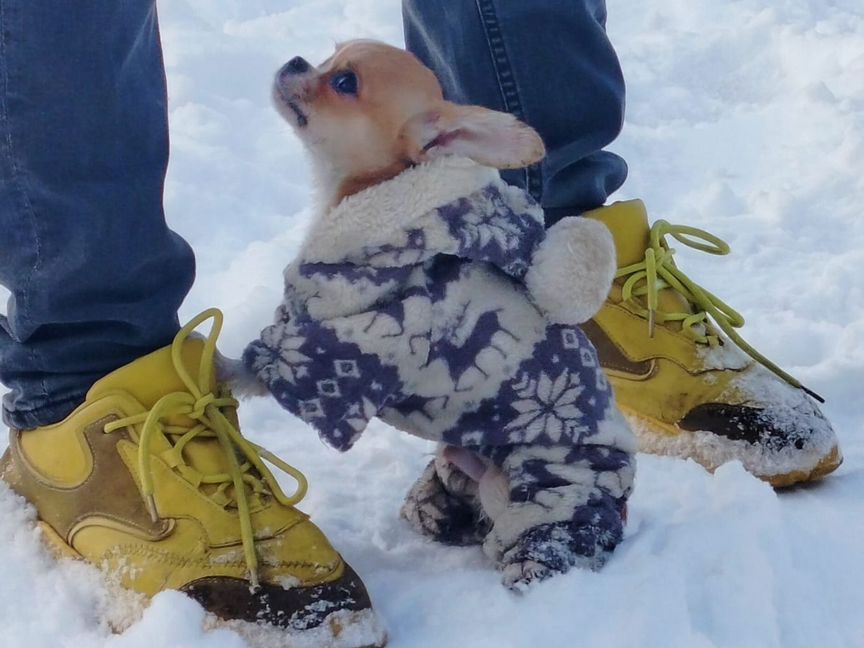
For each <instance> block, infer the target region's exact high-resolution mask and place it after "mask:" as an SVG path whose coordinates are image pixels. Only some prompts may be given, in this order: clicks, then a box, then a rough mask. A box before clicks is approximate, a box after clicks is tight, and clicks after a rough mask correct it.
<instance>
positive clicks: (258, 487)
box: [105, 308, 307, 588]
mask: <svg viewBox="0 0 864 648" xmlns="http://www.w3.org/2000/svg"><path fill="white" fill-rule="evenodd" d="M209 319H212V320H213V325H212V327H211V329H210V334H209V335H208V336H207V337H206V338H205V341H204V348H203V351H202V354H201V364H200V366H199V368H198V382H195V381H194V380H193V379H192V377H191V376H190V375H189V372H188V371H187V370H186V367H185V365H184V364H183V359H182V350H183V344H184V342H186V340H187V339H188V338H189V336H190V335H191V334H192V332H193V331H194V330H195V329H196V328H197V327H198V326H199V325H201V323H203V322H205V321H207V320H209ZM222 321H223V316H222V312H221V311H219V310H218V309H216V308H211V309H209V310H206V311H204V312H203V313H201V314H200V315H198V316H197V317H195V318H194V319H193V320H192V321H191V322H189V323H188V324H186V326H184V327H183V328H182V329H180V332H179V333H177V336H176V337H175V338H174V342H173V344H172V345H171V358H172V361H173V364H174V369H175V370H176V371H177V374H178V375H179V376H180V379H181V380H182V381H183V384H184V385H185V386H186V389H187V391H184V392H173V393H170V394H166V395H165V396H163V397H162V398H160V399H159V400H158V401H157V402H156V404H155V405H153V407H152V408H151V409H150V411H149V412H143V413H141V414H137V415H135V416H129V417H126V418H122V419H119V420H117V421H112V422H111V423H109V424H107V425H106V426H105V432H106V433H110V432H113V431H115V430H119V429H121V428H125V427H128V426H132V425H139V424H143V426H142V427H141V432H140V435H139V437H138V469H139V472H140V474H141V490H142V491H143V494H144V499H145V501H146V503H147V509H148V511H149V513H150V517H151V518H152V519H153V521H154V522H156V521H158V519H159V513H158V511H157V510H156V501H155V499H154V495H153V472H152V467H151V460H152V456H153V455H152V453H151V450H150V447H151V442H152V439H153V435H154V434H155V433H156V432H157V431H161V432H162V433H163V434H164V435H165V436H166V438H168V437H170V438H172V439H174V443H173V446H172V448H171V449H170V450H168V451H166V452H164V453H162V454H161V455H160V458H161V459H163V460H164V461H165V462H166V463H168V465H169V466H171V467H172V468H174V469H175V470H177V472H179V473H180V475H181V476H182V477H183V478H184V479H186V480H187V481H189V482H190V483H191V484H193V485H194V486H196V487H198V486H201V485H205V484H208V485H216V490H215V492H214V493H213V494H212V495H210V497H211V499H214V500H215V501H216V502H217V503H219V504H220V505H222V506H226V505H228V504H230V503H232V502H233V503H234V504H236V506H237V513H238V517H239V520H240V536H241V538H242V541H243V553H244V557H245V560H246V566H247V567H248V568H249V580H250V582H251V584H252V586H253V587H255V588H257V587H258V584H259V581H258V557H257V555H256V553H255V533H254V531H253V529H252V515H251V511H250V505H249V499H250V495H249V493H248V492H247V491H248V490H251V492H252V493H253V496H254V497H256V498H258V497H260V496H262V495H264V496H266V495H270V496H272V497H274V498H275V499H276V500H277V501H278V502H279V503H280V504H282V505H284V506H294V505H296V504H297V503H298V502H300V500H302V499H303V497H304V496H305V495H306V490H307V482H306V477H305V476H304V475H303V473H301V472H300V471H299V470H297V469H296V468H294V467H292V466H290V465H288V464H287V463H285V462H284V461H282V460H281V459H279V457H277V456H276V455H274V454H273V453H271V452H269V451H268V450H266V449H264V448H262V447H261V446H259V445H256V444H254V443H252V442H251V441H249V440H247V439H245V438H244V437H243V435H242V434H241V433H240V431H239V430H238V429H237V428H236V427H235V426H234V424H233V423H232V422H231V420H230V419H229V418H228V417H227V416H225V414H224V412H223V410H224V409H225V408H235V409H236V408H237V405H238V403H237V400H236V399H234V398H232V397H231V396H230V395H227V394H214V393H212V392H211V391H210V379H211V376H213V372H214V371H215V362H214V358H215V353H216V339H217V338H218V337H219V332H220V331H221V330H222ZM177 415H181V416H185V417H187V418H190V419H192V420H193V421H195V422H196V423H195V425H193V426H191V427H184V426H176V425H173V426H171V425H163V424H162V423H161V420H162V419H164V418H166V417H169V416H177ZM198 437H203V438H207V437H209V438H214V437H215V438H216V439H218V441H219V444H220V445H221V446H222V450H223V452H224V453H225V457H226V459H227V463H228V472H225V473H215V474H203V473H201V472H199V471H197V470H195V469H194V468H193V467H192V466H189V465H188V464H187V463H186V460H185V458H184V457H183V449H184V448H185V447H186V445H187V444H188V443H189V442H191V441H193V440H194V439H195V438H198ZM238 457H242V458H243V459H244V460H243V462H242V463H241V462H240V459H239V458H238ZM262 459H266V460H267V461H269V462H270V463H272V464H273V465H275V466H277V467H278V468H279V469H280V470H282V471H283V472H285V473H287V474H289V475H291V477H293V478H294V479H295V480H296V481H297V490H296V491H295V492H294V494H293V495H291V496H290V497H289V496H287V495H285V493H284V492H283V491H282V489H281V488H280V487H279V484H278V483H277V482H276V478H275V477H274V476H273V473H271V472H270V470H269V468H267V466H266V465H265V464H264V462H263V461H262ZM253 469H254V470H253ZM232 486H233V492H231V493H229V491H228V489H229V488H230V487H232Z"/></svg>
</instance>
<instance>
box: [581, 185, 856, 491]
mask: <svg viewBox="0 0 864 648" xmlns="http://www.w3.org/2000/svg"><path fill="white" fill-rule="evenodd" d="M585 216H587V217H588V218H593V219H596V220H599V221H601V222H603V223H605V224H606V225H607V226H608V227H609V229H610V231H611V232H612V235H613V237H614V239H615V247H616V251H617V255H618V268H619V269H618V273H617V275H616V279H615V282H614V284H613V286H612V290H611V292H610V294H609V297H608V299H607V300H606V303H605V305H604V306H603V308H602V309H601V310H600V312H598V313H597V315H596V316H595V317H594V319H592V320H591V321H589V322H587V323H586V324H585V325H584V326H583V328H584V330H585V333H586V334H587V335H588V337H589V338H590V339H591V341H592V342H593V343H594V346H595V347H597V352H598V355H599V357H600V363H601V365H602V366H603V367H604V368H605V369H606V373H607V375H608V376H609V378H610V379H611V382H612V385H613V386H614V388H615V395H616V398H617V401H618V404H619V406H620V407H621V409H622V411H623V412H624V413H625V415H626V416H627V417H628V419H629V420H630V422H631V424H632V425H633V428H634V431H635V432H636V435H637V437H638V439H639V445H640V449H641V450H642V451H644V452H649V453H654V454H660V455H672V456H678V457H687V458H691V459H694V460H696V461H697V462H699V463H700V464H702V465H703V466H705V467H706V468H708V469H709V470H713V469H715V468H716V467H717V466H719V465H721V464H722V463H725V462H727V461H730V460H734V459H738V460H740V461H741V462H742V463H743V464H744V466H745V468H747V470H749V471H750V472H751V473H753V474H754V475H756V476H757V477H760V478H761V479H764V480H766V481H768V482H770V483H771V484H772V485H774V486H778V487H780V486H788V485H791V484H794V483H796V482H801V481H810V480H815V479H819V478H820V477H823V476H824V475H827V474H828V473H830V472H831V471H833V470H834V469H836V468H837V467H838V466H839V465H840V463H841V462H842V455H841V454H840V450H839V447H838V445H837V438H836V436H835V434H834V431H833V430H832V428H831V425H830V424H829V423H828V421H827V420H826V419H825V417H824V416H823V415H822V413H821V412H820V411H819V409H818V407H817V406H816V404H815V402H814V397H815V398H818V396H816V395H815V394H813V393H812V392H809V390H807V389H806V388H804V387H803V386H802V385H801V384H800V383H798V381H797V380H795V379H794V378H793V377H792V376H789V375H788V374H786V373H785V372H783V371H782V370H781V369H780V368H779V367H777V366H776V365H774V364H773V363H771V362H770V361H769V360H768V359H767V358H764V357H763V356H762V355H761V354H759V353H758V352H757V351H756V350H755V349H753V348H752V347H750V346H749V345H748V344H747V343H746V342H744V340H742V339H741V338H740V337H739V336H738V334H737V332H736V331H735V329H736V328H739V327H740V326H742V325H743V323H744V320H743V318H741V316H740V315H739V314H738V313H737V312H735V311H734V310H733V309H732V308H730V307H729V306H728V305H726V304H724V303H723V302H722V301H720V300H719V299H718V298H717V297H715V296H714V295H712V294H711V293H710V292H708V291H707V290H705V289H704V288H702V287H700V286H698V285H696V284H695V283H694V282H693V281H691V280H690V279H689V278H688V277H687V276H686V275H685V274H684V273H683V272H681V270H680V269H679V268H678V267H677V266H676V265H675V263H674V261H673V257H672V254H673V250H672V249H671V248H670V246H669V241H667V238H666V237H667V236H671V237H672V238H674V239H676V240H677V241H678V242H679V243H682V244H684V245H687V246H689V247H693V248H696V249H700V250H702V251H705V252H709V253H712V254H726V253H728V251H729V248H728V246H727V245H726V244H725V243H724V242H723V241H721V240H720V239H718V238H716V237H714V236H712V235H711V234H709V233H707V232H704V231H702V230H697V229H695V228H691V227H685V226H680V225H671V224H669V223H667V222H665V221H658V222H656V223H655V224H654V225H653V226H651V227H649V226H648V216H647V213H646V210H645V206H644V205H643V204H642V202H641V201H638V200H633V201H629V202H619V203H615V204H613V205H610V206H608V207H602V208H600V209H597V210H594V211H591V212H588V213H587V214H585Z"/></svg>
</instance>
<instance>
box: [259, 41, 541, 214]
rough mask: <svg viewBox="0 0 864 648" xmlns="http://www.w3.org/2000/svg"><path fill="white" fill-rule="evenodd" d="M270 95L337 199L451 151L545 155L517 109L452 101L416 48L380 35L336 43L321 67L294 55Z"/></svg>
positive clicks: (519, 157) (526, 159)
mask: <svg viewBox="0 0 864 648" xmlns="http://www.w3.org/2000/svg"><path fill="white" fill-rule="evenodd" d="M273 98H274V102H275V104H276V108H277V110H278V111H279V112H280V114H281V115H282V116H283V117H284V118H285V119H286V120H287V121H288V122H289V123H290V124H291V125H292V126H293V127H294V130H295V132H296V133H297V134H298V136H299V137H300V139H301V140H302V141H303V143H304V144H305V145H306V147H307V148H308V149H309V150H310V151H311V153H312V155H313V159H314V161H315V162H316V170H317V172H318V173H319V175H320V176H321V178H320V180H321V181H322V182H323V188H324V191H325V193H327V201H328V202H329V203H330V204H334V203H335V202H338V201H339V200H341V199H342V198H343V197H345V196H347V195H350V194H352V193H356V192H357V191H360V190H362V189H365V188H366V187H369V186H371V185H373V184H376V183H378V182H382V181H384V180H387V179H389V178H392V177H393V176H395V175H397V174H399V173H400V172H401V171H403V170H404V169H406V168H407V167H409V166H411V165H414V164H417V163H420V162H426V161H429V160H434V159H436V158H438V157H442V156H445V155H458V156H463V157H468V158H471V159H473V160H474V161H476V162H478V163H480V164H484V165H487V166H493V167H497V168H499V169H511V168H519V167H523V166H527V165H529V164H532V163H534V162H537V161H538V160H540V159H542V157H543V155H544V154H545V151H544V148H543V142H542V140H541V139H540V136H539V135H538V134H537V133H536V132H535V131H534V130H533V129H531V128H529V127H528V126H526V125H525V124H523V123H521V122H519V121H518V120H517V119H516V118H515V117H513V116H512V115H510V114H507V113H502V112H496V111H494V110H488V109H486V108H481V107H479V106H459V105H456V104H453V103H451V102H448V101H445V100H444V98H443V96H442V92H441V86H440V84H439V83H438V80H437V79H436V78H435V75H434V74H433V73H432V72H431V71H430V70H429V69H428V68H426V67H424V66H423V64H421V63H420V61H418V60H417V59H416V58H415V57H414V56H413V55H412V54H409V53H408V52H405V51H404V50H401V49H398V48H396V47H391V46H389V45H385V44H383V43H378V42H375V41H365V40H364V41H351V42H349V43H346V44H343V45H339V46H337V48H336V52H335V53H334V54H333V56H331V57H330V58H328V59H327V60H326V61H324V62H323V63H322V64H321V65H319V66H318V67H314V66H312V65H310V64H309V63H307V62H306V61H305V60H304V59H303V58H300V57H299V56H298V57H295V58H293V59H291V60H290V61H288V63H286V64H285V65H284V66H282V68H281V69H280V70H279V72H278V73H277V74H276V79H275V83H274V86H273Z"/></svg>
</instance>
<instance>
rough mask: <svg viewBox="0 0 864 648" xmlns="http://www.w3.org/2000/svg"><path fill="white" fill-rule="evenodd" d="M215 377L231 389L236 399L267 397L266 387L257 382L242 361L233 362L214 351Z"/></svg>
mask: <svg viewBox="0 0 864 648" xmlns="http://www.w3.org/2000/svg"><path fill="white" fill-rule="evenodd" d="M216 377H217V378H218V380H219V382H220V383H223V384H226V385H228V386H229V387H230V388H231V392H232V393H233V394H234V395H235V396H237V398H252V397H255V396H269V395H270V390H269V389H267V385H265V384H264V383H263V382H261V381H260V380H258V376H256V375H255V374H254V373H252V371H250V370H249V368H248V367H246V365H245V364H244V363H243V361H242V360H235V359H234V358H229V357H227V356H224V355H222V354H221V353H219V351H216Z"/></svg>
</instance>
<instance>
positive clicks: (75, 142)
mask: <svg viewBox="0 0 864 648" xmlns="http://www.w3.org/2000/svg"><path fill="white" fill-rule="evenodd" d="M404 15H405V30H406V38H407V42H408V46H409V48H410V49H411V50H412V51H414V52H415V53H416V54H417V55H418V56H419V57H420V58H421V59H422V60H423V61H424V62H425V63H426V64H427V65H429V66H430V67H432V68H433V69H434V70H435V72H436V73H437V74H438V75H439V77H440V78H441V79H442V81H443V84H444V87H445V91H446V93H447V95H448V96H449V97H450V98H452V99H454V100H455V101H459V102H463V103H477V104H483V105H487V106H489V107H491V108H495V109H498V110H508V111H511V112H513V113H515V114H516V115H517V116H519V117H520V118H522V119H524V120H525V121H527V122H528V123H529V124H531V125H532V126H534V127H535V128H537V129H538V130H539V131H540V133H541V135H543V137H544V139H545V141H546V143H547V147H548V149H549V155H548V157H547V159H546V160H545V161H544V162H543V163H542V164H541V165H539V166H537V167H532V168H531V169H528V170H526V171H520V172H513V173H511V174H509V177H508V180H510V181H512V182H514V183H516V184H520V185H521V186H523V187H526V188H527V189H528V190H530V191H531V192H532V193H533V194H534V195H535V196H537V197H538V198H540V199H541V200H542V202H543V205H544V207H547V208H548V210H549V213H550V214H551V213H557V212H558V210H563V211H565V212H566V211H569V212H572V213H576V212H579V211H581V210H583V209H586V208H591V207H596V206H599V205H601V204H603V202H604V201H605V200H606V197H607V196H608V195H609V194H610V193H611V192H612V191H614V190H615V189H617V188H618V187H619V186H620V185H621V183H622V182H623V180H624V177H625V175H626V166H625V165H624V162H623V161H622V160H621V159H620V158H618V157H616V156H614V155H611V154H609V153H604V152H602V151H601V149H602V147H603V146H605V145H606V144H608V143H609V142H610V141H612V139H614V138H615V136H616V135H617V134H618V131H619V130H620V127H621V120H622V112H623V98H624V91H623V82H622V80H621V72H620V69H619V66H618V63H617V60H616V59H615V55H614V53H613V51H612V49H611V47H610V45H609V43H608V41H607V39H606V35H605V31H604V29H603V22H604V19H605V6H604V2H603V1H602V0H570V1H564V0H530V1H528V0H476V2H475V1H473V0H435V1H434V2H432V1H430V0H405V3H404ZM456 62H458V64H456ZM167 157H168V128H167V121H166V91H165V75H164V70H163V66H162V55H161V49H160V44H159V32H158V25H157V19H156V10H155V2H154V0H122V1H121V2H117V0H90V1H89V2H86V3H79V2H75V3H72V2H69V1H68V0H39V1H38V2H37V1H34V0H0V233H2V234H0V284H2V285H3V286H5V287H7V288H8V289H9V290H10V291H11V293H12V294H11V297H10V299H9V302H8V306H7V314H6V317H2V316H0V381H2V382H3V384H4V385H6V386H7V387H8V388H9V389H10V390H11V391H10V392H9V393H8V394H6V396H5V397H4V400H3V418H4V420H5V421H6V422H7V423H8V424H9V425H11V426H13V427H17V428H21V429H27V428H32V427H36V426H40V425H46V424H50V423H54V422H56V421H59V420H62V419H63V418H65V417H66V416H67V415H68V414H69V412H71V411H72V410H73V409H74V408H75V407H76V406H77V405H79V404H80V403H81V402H82V401H83V400H84V396H85V394H86V392H87V390H88V389H89V387H90V386H91V385H92V384H93V383H94V382H95V381H96V380H98V379H99V378H100V377H102V376H104V375H106V374H108V373H110V372H111V371H113V370H114V369H116V368H118V367H120V366H122V365H124V364H127V363H129V362H131V361H132V360H134V359H135V358H138V357H140V356H141V355H144V354H146V353H148V352H150V351H153V350H155V349H158V348H160V347H162V346H164V345H166V344H169V343H170V342H171V339H172V338H173V336H174V334H175V333H176V331H177V329H178V322H177V309H178V307H179V305H180V303H181V302H182V301H183V298H184V297H185V295H186V293H187V292H188V290H189V288H190V287H191V285H192V281H193V279H194V275H195V267H194V259H193V256H192V251H191V250H190V248H189V246H188V245H187V244H186V242H185V241H183V240H182V239H181V238H180V237H179V236H177V235H176V234H175V233H173V232H172V231H171V230H169V229H168V227H167V226H166V224H165V218H164V214H163V211H162V187H163V181H164V176H165V169H166V165H167Z"/></svg>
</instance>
